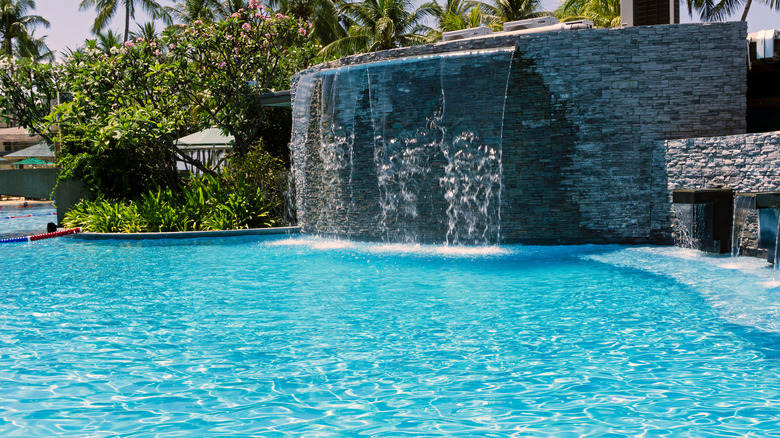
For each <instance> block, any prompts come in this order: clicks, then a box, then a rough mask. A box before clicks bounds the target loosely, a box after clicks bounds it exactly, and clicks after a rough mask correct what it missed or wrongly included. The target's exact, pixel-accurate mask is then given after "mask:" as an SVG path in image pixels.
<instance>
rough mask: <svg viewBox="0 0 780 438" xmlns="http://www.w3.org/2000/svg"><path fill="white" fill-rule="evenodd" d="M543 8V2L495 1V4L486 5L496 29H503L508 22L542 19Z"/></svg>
mask: <svg viewBox="0 0 780 438" xmlns="http://www.w3.org/2000/svg"><path fill="white" fill-rule="evenodd" d="M541 8H542V2H541V0H495V4H492V5H491V4H486V5H485V9H486V12H487V15H488V17H489V19H490V20H491V22H492V23H491V26H492V27H494V28H501V27H502V25H503V23H506V22H507V21H517V20H524V19H526V18H536V17H540V16H542V15H544V14H545V12H544V11H542V9H541Z"/></svg>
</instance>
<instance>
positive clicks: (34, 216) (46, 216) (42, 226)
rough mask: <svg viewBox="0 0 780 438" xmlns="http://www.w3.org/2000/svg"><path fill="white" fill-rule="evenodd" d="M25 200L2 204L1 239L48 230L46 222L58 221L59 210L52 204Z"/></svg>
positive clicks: (0, 217)
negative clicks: (26, 202)
mask: <svg viewBox="0 0 780 438" xmlns="http://www.w3.org/2000/svg"><path fill="white" fill-rule="evenodd" d="M23 202H24V201H21V202H19V203H18V204H16V203H15V204H12V205H0V239H6V238H9V237H21V236H30V235H34V234H42V233H45V232H46V224H47V223H49V222H54V223H57V211H56V209H55V208H54V206H53V205H51V204H30V205H28V206H27V207H23V205H24V204H23Z"/></svg>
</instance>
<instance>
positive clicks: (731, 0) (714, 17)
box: [686, 0, 780, 21]
mask: <svg viewBox="0 0 780 438" xmlns="http://www.w3.org/2000/svg"><path fill="white" fill-rule="evenodd" d="M686 1H687V3H688V13H689V14H691V15H693V10H694V9H695V10H696V12H698V13H699V16H700V17H701V19H702V20H703V21H725V20H727V19H728V17H730V16H731V15H732V14H734V13H735V12H737V10H738V9H739V8H740V7H741V6H742V3H743V1H744V4H745V9H744V10H743V12H742V18H741V21H746V20H747V15H748V12H749V11H750V6H751V4H752V3H753V0H720V1H718V2H715V1H713V0H686ZM759 2H761V3H764V4H766V5H767V6H769V7H770V8H772V9H774V10H776V11H780V0H759Z"/></svg>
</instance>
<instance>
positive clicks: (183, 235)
mask: <svg viewBox="0 0 780 438" xmlns="http://www.w3.org/2000/svg"><path fill="white" fill-rule="evenodd" d="M300 230H301V229H300V227H277V228H249V229H243V230H223V231H180V232H170V233H78V234H72V235H70V236H68V237H70V238H71V239H82V240H109V239H116V240H147V239H192V238H197V237H235V236H263V235H270V234H298V233H299V232H300Z"/></svg>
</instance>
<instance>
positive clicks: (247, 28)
mask: <svg viewBox="0 0 780 438" xmlns="http://www.w3.org/2000/svg"><path fill="white" fill-rule="evenodd" d="M251 28H252V25H251V24H249V23H244V24H242V25H241V29H244V30H249V29H251Z"/></svg>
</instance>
